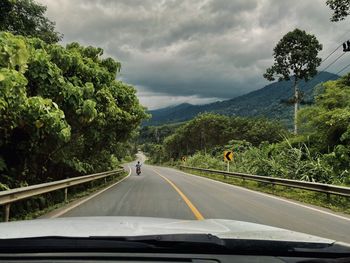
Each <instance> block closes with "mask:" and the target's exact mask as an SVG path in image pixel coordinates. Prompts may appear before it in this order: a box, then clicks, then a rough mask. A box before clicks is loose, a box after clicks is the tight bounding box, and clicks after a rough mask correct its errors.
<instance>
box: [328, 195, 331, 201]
mask: <svg viewBox="0 0 350 263" xmlns="http://www.w3.org/2000/svg"><path fill="white" fill-rule="evenodd" d="M327 201H328V202H329V201H331V194H330V193H327Z"/></svg>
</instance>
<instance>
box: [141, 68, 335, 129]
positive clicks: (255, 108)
mask: <svg viewBox="0 0 350 263" xmlns="http://www.w3.org/2000/svg"><path fill="white" fill-rule="evenodd" d="M338 77H339V76H337V75H335V74H332V73H329V72H321V73H320V74H319V75H318V76H317V77H316V78H314V79H313V80H311V81H309V82H308V83H307V84H306V85H305V83H304V82H300V84H299V87H300V89H301V91H302V92H303V93H304V97H305V100H306V101H310V100H312V98H313V94H314V87H315V86H316V85H317V84H319V83H321V82H324V81H327V80H334V79H337V78H338ZM292 95H293V90H292V82H291V81H281V82H274V83H272V84H269V85H267V86H265V87H263V88H262V89H259V90H256V91H253V92H250V93H247V94H245V95H242V96H239V97H236V98H233V99H230V100H226V101H221V102H214V103H210V104H204V105H191V104H188V103H183V104H180V105H177V106H173V107H167V108H163V109H158V110H152V111H149V112H150V113H151V114H152V118H151V119H150V120H149V121H147V122H146V123H144V125H147V126H148V125H160V124H165V123H174V122H182V121H186V120H189V119H192V118H193V117H194V116H196V115H197V114H199V113H202V112H215V113H220V114H225V115H235V116H263V117H267V118H272V119H277V120H280V121H282V122H283V123H285V124H286V125H287V126H291V124H292V120H293V108H292V107H291V106H287V105H285V104H283V103H281V100H286V99H289V98H291V97H292Z"/></svg>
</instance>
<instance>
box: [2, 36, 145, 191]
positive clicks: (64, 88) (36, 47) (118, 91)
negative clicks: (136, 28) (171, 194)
mask: <svg viewBox="0 0 350 263" xmlns="http://www.w3.org/2000/svg"><path fill="white" fill-rule="evenodd" d="M102 53H103V51H102V49H100V48H93V47H86V48H85V47H82V46H80V45H79V44H77V43H72V44H69V45H67V47H66V48H64V47H62V46H59V45H56V44H47V43H45V42H44V41H42V40H39V39H34V38H24V37H21V36H13V35H11V34H10V33H0V160H2V162H1V163H4V165H1V163H0V175H1V174H3V175H4V177H0V178H1V179H0V182H2V183H4V184H8V185H9V187H11V188H12V187H15V186H18V185H19V184H21V183H28V184H33V183H37V182H44V181H48V180H58V179H62V178H66V177H67V176H68V175H74V174H85V173H91V172H95V171H102V170H107V169H111V168H113V166H114V167H115V165H116V159H118V160H121V159H122V158H123V157H124V156H126V155H130V156H131V155H132V154H133V152H135V147H131V145H130V143H129V140H131V139H134V138H135V136H136V134H135V130H136V129H137V127H138V126H139V124H140V123H141V121H142V120H143V119H144V118H146V117H147V115H146V113H145V111H144V108H143V107H142V106H141V105H140V104H139V101H138V99H137V97H136V94H135V93H136V91H135V89H134V88H133V87H131V86H129V85H126V84H124V83H122V82H120V81H117V80H116V79H115V77H116V74H117V72H118V71H119V69H120V63H119V62H117V61H114V60H113V59H111V58H107V59H102V58H101V57H100V56H101V55H102ZM128 147H130V149H129V150H127V149H126V148H128Z"/></svg>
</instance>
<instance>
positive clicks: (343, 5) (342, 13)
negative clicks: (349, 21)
mask: <svg viewBox="0 0 350 263" xmlns="http://www.w3.org/2000/svg"><path fill="white" fill-rule="evenodd" d="M326 4H327V5H328V6H329V7H330V9H332V10H333V11H334V12H333V14H332V17H331V21H332V22H338V21H341V20H344V19H345V17H347V16H348V15H349V14H350V11H349V10H350V1H349V0H327V2H326Z"/></svg>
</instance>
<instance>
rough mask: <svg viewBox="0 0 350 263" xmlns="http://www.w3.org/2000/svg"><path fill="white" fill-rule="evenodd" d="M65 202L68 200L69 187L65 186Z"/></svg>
mask: <svg viewBox="0 0 350 263" xmlns="http://www.w3.org/2000/svg"><path fill="white" fill-rule="evenodd" d="M64 202H66V203H67V202H68V187H66V188H64Z"/></svg>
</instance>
